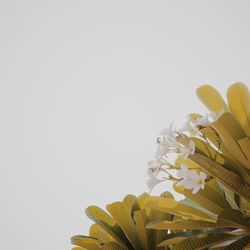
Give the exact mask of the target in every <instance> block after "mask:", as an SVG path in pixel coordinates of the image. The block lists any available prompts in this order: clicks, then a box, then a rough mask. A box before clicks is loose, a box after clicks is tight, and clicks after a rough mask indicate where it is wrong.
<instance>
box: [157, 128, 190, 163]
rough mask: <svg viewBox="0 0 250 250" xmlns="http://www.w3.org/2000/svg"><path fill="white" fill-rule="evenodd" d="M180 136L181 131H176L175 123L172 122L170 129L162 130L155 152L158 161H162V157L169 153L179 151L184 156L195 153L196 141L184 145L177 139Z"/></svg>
mask: <svg viewBox="0 0 250 250" xmlns="http://www.w3.org/2000/svg"><path fill="white" fill-rule="evenodd" d="M178 136H180V135H179V132H175V131H174V128H173V124H170V127H169V128H168V129H166V130H163V131H162V132H161V134H160V135H159V137H158V138H157V144H158V147H157V151H156V154H155V159H156V161H157V162H160V161H161V159H162V158H163V157H164V156H167V154H169V153H178V154H183V155H184V156H188V155H189V154H193V153H194V150H195V144H194V142H192V141H189V142H188V144H187V145H183V144H181V143H179V142H178V141H177V140H176V138H177V137H178Z"/></svg>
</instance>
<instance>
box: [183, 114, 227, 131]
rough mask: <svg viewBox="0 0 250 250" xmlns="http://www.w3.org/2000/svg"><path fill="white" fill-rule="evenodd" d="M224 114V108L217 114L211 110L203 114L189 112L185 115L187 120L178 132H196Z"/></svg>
mask: <svg viewBox="0 0 250 250" xmlns="http://www.w3.org/2000/svg"><path fill="white" fill-rule="evenodd" d="M223 114H224V109H222V110H221V111H220V112H219V113H218V115H217V114H216V113H215V112H213V111H211V112H209V113H208V114H207V115H205V116H199V115H198V114H195V116H192V114H189V115H188V116H187V121H186V122H185V124H184V126H183V127H182V128H181V129H180V130H179V132H189V133H190V134H191V135H192V134H196V133H197V132H198V131H199V130H200V129H202V128H205V127H208V126H209V125H210V123H211V122H214V121H216V120H218V119H219V118H220V117H221V116H222V115H223Z"/></svg>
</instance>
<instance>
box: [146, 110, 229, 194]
mask: <svg viewBox="0 0 250 250" xmlns="http://www.w3.org/2000/svg"><path fill="white" fill-rule="evenodd" d="M223 113H224V110H221V111H220V112H219V114H218V115H217V114H215V113H214V112H210V113H209V114H208V115H206V116H201V115H199V114H189V115H188V116H187V121H186V122H185V124H184V126H183V127H182V128H181V129H175V128H174V126H173V124H170V126H169V128H168V129H165V130H163V131H162V132H161V133H160V135H159V136H158V137H157V139H156V143H157V150H156V154H155V160H152V161H150V162H149V163H148V171H147V173H148V176H149V179H148V180H147V186H148V188H149V189H150V191H152V189H153V188H154V187H155V186H156V185H157V184H159V183H161V182H163V181H165V180H172V181H178V185H179V186H183V187H184V188H187V189H193V191H192V192H193V193H197V192H198V191H199V190H200V188H202V189H203V188H204V185H205V180H206V177H207V176H206V174H205V173H204V172H199V173H198V172H197V171H195V170H191V171H190V170H188V168H187V166H184V165H183V166H181V169H180V170H179V171H178V173H177V176H174V175H173V174H171V173H170V171H171V170H176V167H175V166H174V164H173V163H171V162H170V160H169V158H171V157H170V155H171V156H176V157H178V156H179V155H182V156H184V157H188V156H189V155H190V154H191V155H192V154H194V153H195V143H194V142H193V141H192V139H191V137H194V138H195V137H198V138H201V139H204V138H203V135H202V133H201V132H200V131H201V130H202V129H204V128H206V127H208V126H209V125H210V123H211V122H214V121H216V120H217V119H218V118H219V117H220V116H221V115H222V114H223Z"/></svg>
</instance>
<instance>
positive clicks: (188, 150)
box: [180, 141, 195, 157]
mask: <svg viewBox="0 0 250 250" xmlns="http://www.w3.org/2000/svg"><path fill="white" fill-rule="evenodd" d="M194 152H195V143H194V142H193V141H189V142H188V144H187V145H186V146H184V147H181V148H180V153H181V154H182V155H183V156H185V157H188V156H189V155H193V154H194Z"/></svg>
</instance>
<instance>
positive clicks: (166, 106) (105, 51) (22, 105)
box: [0, 0, 250, 250]
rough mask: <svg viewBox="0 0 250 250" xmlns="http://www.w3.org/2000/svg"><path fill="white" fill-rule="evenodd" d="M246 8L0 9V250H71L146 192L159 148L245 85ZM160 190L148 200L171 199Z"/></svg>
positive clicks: (72, 3)
mask: <svg viewBox="0 0 250 250" xmlns="http://www.w3.org/2000/svg"><path fill="white" fill-rule="evenodd" d="M249 9H250V2H249V1H237V0H235V1H232V0H225V1H222V0H221V1H218V0H216V1H215V0H209V1H198V0H197V1H184V0H183V1H178V0H175V1H166V0H164V1H119V0H117V1H115V0H114V1H93V0H92V1H84V0H68V1H66V0H44V1H38V0H37V1H35V0H33V1H31V0H30V1H29V0H22V1H20V0H0V36H1V37H0V38H1V39H0V119H1V120H0V198H1V206H0V222H1V223H0V235H1V236H0V238H1V249H5V250H14V249H26V250H34V249H36V250H44V249H54V250H57V249H70V247H71V244H70V242H69V238H70V236H72V235H74V234H84V233H85V234H86V233H87V230H88V227H89V225H90V221H89V220H88V219H87V217H86V216H85V215H84V209H85V208H86V207H87V206H88V205H90V204H97V205H100V206H102V207H104V205H105V204H106V203H109V202H112V201H115V200H120V199H122V198H123V196H124V195H125V194H127V193H134V194H136V195H139V194H140V193H142V192H145V191H147V187H146V184H145V182H146V177H145V165H146V162H147V161H148V160H150V159H152V158H153V156H154V151H155V144H154V142H155V137H156V136H157V134H158V133H159V132H160V131H161V129H163V128H165V127H167V126H168V125H169V123H170V122H171V121H176V123H177V124H181V123H182V122H183V121H184V120H185V116H186V114H187V113H189V112H201V113H205V112H206V109H205V108H204V107H203V106H202V105H201V104H200V103H199V101H198V100H197V98H196V97H195V89H196V87H198V86H199V85H200V84H203V83H210V84H213V85H214V86H216V87H217V88H218V89H219V90H220V91H223V92H225V91H226V87H227V85H229V84H231V83H233V82H236V81H243V82H245V83H247V84H248V83H249V82H250V74H249V72H250V66H249V60H250V49H249V48H250V29H249V26H250V15H249ZM170 186H171V185H170V183H164V184H163V185H162V186H161V187H158V188H156V189H155V190H154V192H153V193H154V194H159V193H160V192H161V191H163V190H166V189H167V190H170Z"/></svg>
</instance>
